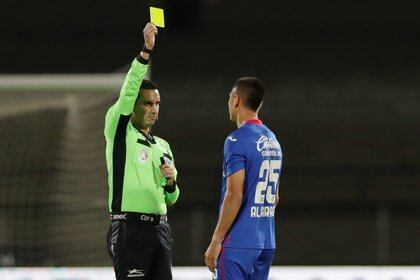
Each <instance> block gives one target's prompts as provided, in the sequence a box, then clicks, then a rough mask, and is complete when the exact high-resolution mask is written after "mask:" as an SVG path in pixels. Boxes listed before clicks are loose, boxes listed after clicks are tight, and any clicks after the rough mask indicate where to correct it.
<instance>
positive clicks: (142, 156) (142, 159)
mask: <svg viewBox="0 0 420 280" xmlns="http://www.w3.org/2000/svg"><path fill="white" fill-rule="evenodd" d="M148 158H149V153H148V152H147V151H146V150H141V151H140V153H139V161H140V162H141V163H145V162H146V161H147V159H148Z"/></svg>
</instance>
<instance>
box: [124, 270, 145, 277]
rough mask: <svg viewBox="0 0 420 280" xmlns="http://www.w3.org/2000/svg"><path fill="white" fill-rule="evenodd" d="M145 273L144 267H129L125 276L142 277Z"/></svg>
mask: <svg viewBox="0 0 420 280" xmlns="http://www.w3.org/2000/svg"><path fill="white" fill-rule="evenodd" d="M145 275H146V273H144V269H131V270H128V274H127V277H130V278H134V277H143V276H145Z"/></svg>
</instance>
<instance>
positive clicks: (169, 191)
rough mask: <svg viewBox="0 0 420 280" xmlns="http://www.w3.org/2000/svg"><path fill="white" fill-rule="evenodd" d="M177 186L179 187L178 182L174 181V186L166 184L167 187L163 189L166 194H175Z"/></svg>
mask: <svg viewBox="0 0 420 280" xmlns="http://www.w3.org/2000/svg"><path fill="white" fill-rule="evenodd" d="M176 186H177V183H176V181H175V180H174V183H173V184H172V186H168V184H166V185H165V186H163V189H164V190H165V192H167V193H173V192H175V190H176Z"/></svg>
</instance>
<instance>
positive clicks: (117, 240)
mask: <svg viewBox="0 0 420 280" xmlns="http://www.w3.org/2000/svg"><path fill="white" fill-rule="evenodd" d="M171 245H172V235H171V231H170V226H169V224H168V223H167V222H161V223H160V224H159V225H153V224H147V223H141V222H131V221H112V222H111V224H110V226H109V230H108V234H107V247H108V254H109V255H110V256H111V258H112V261H113V264H114V270H115V275H116V277H117V280H123V279H124V280H126V279H130V280H133V279H141V280H146V279H147V280H171V279H172V256H171V254H172V252H171Z"/></svg>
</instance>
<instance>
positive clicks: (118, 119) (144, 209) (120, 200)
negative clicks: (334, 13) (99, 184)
mask: <svg viewBox="0 0 420 280" xmlns="http://www.w3.org/2000/svg"><path fill="white" fill-rule="evenodd" d="M146 72H147V65H146V64H142V63H140V62H139V61H137V59H135V60H134V61H133V63H132V64H131V68H130V70H129V71H128V74H127V76H126V78H125V81H124V85H123V87H122V89H121V92H120V96H119V98H118V101H117V102H116V103H115V104H114V105H113V106H112V107H111V108H110V109H109V110H108V112H107V114H106V117H105V138H106V162H107V169H108V185H109V199H108V204H109V211H110V212H111V213H112V212H114V213H115V212H121V211H122V212H125V211H127V212H140V213H148V214H161V215H164V214H166V212H167V208H166V207H167V205H172V204H174V203H175V202H176V200H177V199H178V196H179V188H178V187H176V189H175V191H174V192H173V193H168V192H166V191H165V190H164V189H163V187H162V182H164V180H165V179H164V178H163V177H162V175H161V172H160V166H161V157H164V158H165V159H166V163H168V164H170V165H171V167H172V168H174V170H175V178H176V176H177V171H176V169H175V165H174V160H173V155H172V151H171V149H170V147H169V144H168V142H166V141H165V140H163V139H161V138H158V137H156V136H154V137H153V138H154V139H153V140H150V138H149V140H147V139H146V137H145V135H144V134H143V133H141V132H139V131H138V130H137V129H136V128H135V127H134V126H133V125H132V124H131V122H130V116H131V113H132V112H133V108H134V104H135V102H136V99H137V95H138V93H139V90H140V85H141V82H142V80H143V78H144V76H145V75H146Z"/></svg>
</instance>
